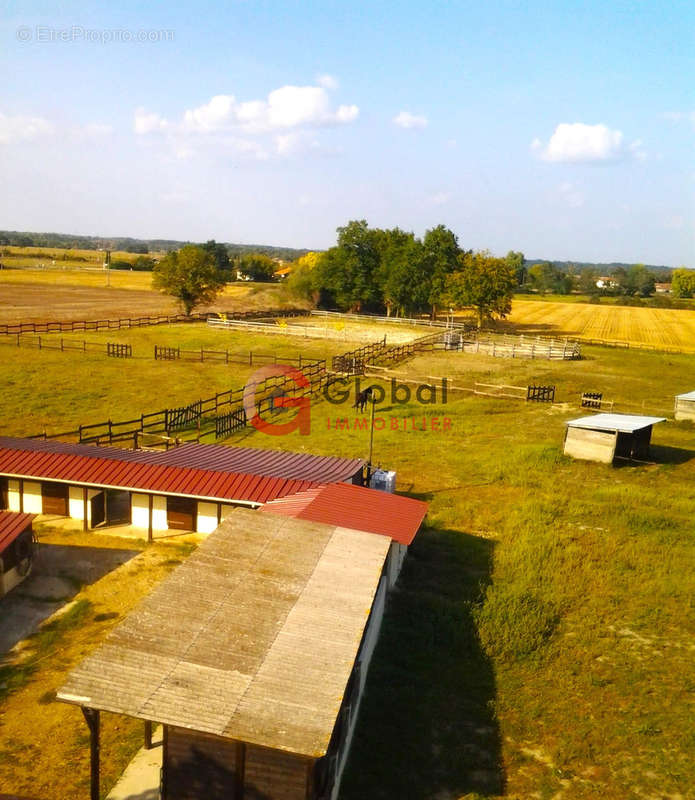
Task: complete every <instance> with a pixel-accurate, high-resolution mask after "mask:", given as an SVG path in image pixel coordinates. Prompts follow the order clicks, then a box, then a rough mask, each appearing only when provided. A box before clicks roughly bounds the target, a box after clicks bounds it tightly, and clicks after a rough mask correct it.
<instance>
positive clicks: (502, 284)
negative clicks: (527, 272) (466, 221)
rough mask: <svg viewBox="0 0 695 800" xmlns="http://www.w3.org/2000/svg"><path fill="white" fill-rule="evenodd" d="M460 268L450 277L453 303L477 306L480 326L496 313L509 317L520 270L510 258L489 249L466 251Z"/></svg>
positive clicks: (459, 306)
mask: <svg viewBox="0 0 695 800" xmlns="http://www.w3.org/2000/svg"><path fill="white" fill-rule="evenodd" d="M459 264H460V269H459V270H458V271H457V272H454V273H453V274H452V275H450V276H449V280H448V281H447V296H448V299H449V302H450V303H451V305H453V306H456V307H457V308H461V307H462V306H473V307H474V308H475V309H476V311H477V314H478V327H479V328H481V327H482V325H483V322H484V320H485V319H486V318H491V317H492V316H493V315H494V314H497V315H498V316H500V317H506V316H507V314H509V312H510V311H511V310H512V296H513V294H514V289H515V288H516V272H515V271H514V269H513V267H511V266H510V265H509V264H508V263H507V261H506V259H503V258H495V257H494V256H492V255H491V254H490V253H488V252H487V251H483V252H478V253H471V252H468V253H463V254H462V255H461V256H460V258H459Z"/></svg>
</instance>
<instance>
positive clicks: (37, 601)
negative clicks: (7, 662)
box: [0, 542, 140, 658]
mask: <svg viewBox="0 0 695 800" xmlns="http://www.w3.org/2000/svg"><path fill="white" fill-rule="evenodd" d="M139 553H140V551H139V550H120V549H115V548H113V549H112V548H105V547H81V546H73V545H58V544H46V543H45V542H42V543H41V544H40V545H39V547H38V550H37V553H36V557H35V561H34V567H33V569H32V572H31V574H30V575H29V577H27V578H26V579H25V580H24V581H23V582H22V583H20V584H19V586H17V587H16V588H15V589H13V590H12V591H11V592H10V593H9V594H7V595H6V596H5V597H3V598H2V601H0V607H1V608H2V611H1V612H0V658H2V656H3V654H5V653H6V652H7V651H9V650H10V649H11V648H12V647H14V645H16V644H17V642H19V641H21V640H22V639H25V638H26V637H27V636H29V635H30V634H31V633H33V632H34V631H35V630H36V629H37V628H38V626H39V625H40V624H41V623H42V622H43V621H44V620H45V619H47V618H48V617H49V616H51V614H53V613H55V612H56V611H57V610H58V609H59V608H61V607H62V606H64V605H65V603H66V602H68V601H69V600H70V599H71V598H73V597H74V596H75V595H76V594H77V593H78V592H79V591H80V589H81V587H82V586H84V585H85V584H92V583H96V581H98V580H100V579H101V578H103V577H104V575H106V574H107V573H109V572H111V571H113V570H115V569H118V567H120V566H121V565H122V564H125V563H126V562H127V561H130V559H131V558H134V557H135V556H137V555H139Z"/></svg>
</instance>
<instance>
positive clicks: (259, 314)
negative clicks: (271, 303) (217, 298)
mask: <svg viewBox="0 0 695 800" xmlns="http://www.w3.org/2000/svg"><path fill="white" fill-rule="evenodd" d="M220 314H221V315H223V316H224V317H228V318H235V319H265V318H275V317H299V316H307V314H308V312H307V311H305V310H304V309H301V308H287V309H276V310H271V311H267V310H266V311H227V312H220ZM217 316H218V313H217V312H213V311H205V312H199V313H198V312H197V313H195V314H190V315H188V316H187V315H186V314H167V315H157V316H143V317H125V318H120V319H93V320H64V321H60V320H57V321H54V322H15V323H3V324H0V336H2V335H10V334H17V333H74V332H75V331H105V330H119V329H120V328H142V327H148V326H152V325H174V324H178V323H190V322H206V321H207V320H209V319H210V318H213V317H217Z"/></svg>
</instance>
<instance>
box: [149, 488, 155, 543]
mask: <svg viewBox="0 0 695 800" xmlns="http://www.w3.org/2000/svg"><path fill="white" fill-rule="evenodd" d="M147 508H148V511H147V520H148V521H147V541H148V542H151V541H152V538H153V537H152V511H153V508H154V498H153V497H152V495H151V494H148V495H147Z"/></svg>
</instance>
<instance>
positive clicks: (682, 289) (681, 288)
mask: <svg viewBox="0 0 695 800" xmlns="http://www.w3.org/2000/svg"><path fill="white" fill-rule="evenodd" d="M671 294H672V295H673V296H674V297H693V296H695V270H692V269H686V268H685V267H679V268H678V269H674V270H673V275H672V276H671Z"/></svg>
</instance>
